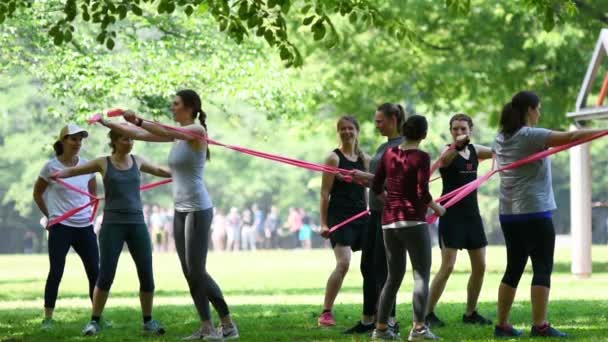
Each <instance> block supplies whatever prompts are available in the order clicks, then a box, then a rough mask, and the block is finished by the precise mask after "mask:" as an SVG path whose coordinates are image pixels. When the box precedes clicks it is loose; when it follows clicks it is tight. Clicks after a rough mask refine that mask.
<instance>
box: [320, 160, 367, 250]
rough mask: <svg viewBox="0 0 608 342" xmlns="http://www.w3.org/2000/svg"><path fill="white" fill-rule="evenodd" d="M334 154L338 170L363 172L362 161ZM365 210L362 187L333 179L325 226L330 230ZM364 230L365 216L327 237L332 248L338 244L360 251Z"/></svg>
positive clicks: (365, 227)
mask: <svg viewBox="0 0 608 342" xmlns="http://www.w3.org/2000/svg"><path fill="white" fill-rule="evenodd" d="M334 153H335V154H337V155H338V158H339V160H340V162H339V164H338V167H339V168H341V169H345V170H353V169H357V170H361V171H365V164H364V163H363V159H361V158H357V160H356V161H354V162H353V161H350V160H348V159H346V157H345V156H344V154H342V152H341V151H340V150H339V149H335V150H334ZM366 208H367V206H366V204H365V188H364V187H362V186H361V185H359V184H357V183H352V182H344V181H342V180H339V179H337V178H336V179H334V184H333V186H332V188H331V192H330V195H329V206H328V208H327V224H328V225H329V227H330V228H331V227H332V226H334V225H336V224H338V223H341V222H343V221H345V220H346V219H348V218H350V217H352V216H354V215H356V214H358V213H360V212H362V211H364V210H365V209H366ZM366 229H367V216H364V217H361V218H358V219H357V220H355V221H353V222H350V223H349V224H347V225H345V226H343V227H341V228H339V229H338V230H336V231H334V232H333V233H332V234H331V235H330V237H329V241H330V242H331V246H332V248H333V247H336V245H337V244H340V245H342V246H350V247H351V249H352V250H353V251H358V250H361V248H362V247H363V238H364V236H365V230H366Z"/></svg>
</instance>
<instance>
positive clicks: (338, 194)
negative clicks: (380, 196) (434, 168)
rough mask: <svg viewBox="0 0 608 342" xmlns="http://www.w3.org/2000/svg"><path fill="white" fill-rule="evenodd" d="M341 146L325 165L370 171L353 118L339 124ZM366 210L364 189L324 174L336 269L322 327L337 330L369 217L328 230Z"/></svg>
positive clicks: (325, 231)
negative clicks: (341, 300)
mask: <svg viewBox="0 0 608 342" xmlns="http://www.w3.org/2000/svg"><path fill="white" fill-rule="evenodd" d="M337 126H338V134H339V135H340V141H341V146H340V148H337V149H335V150H333V151H332V152H331V153H330V155H329V156H328V157H327V160H326V162H325V164H326V165H329V166H333V167H339V168H341V169H347V170H354V169H356V170H361V171H367V170H368V169H369V159H370V158H369V156H367V155H366V154H364V153H363V152H361V150H359V146H358V140H357V139H358V136H359V123H358V122H357V120H356V119H355V118H353V117H351V116H343V117H341V118H340V119H339V120H338V125H337ZM366 208H367V196H366V192H365V188H364V187H363V186H361V185H359V184H357V183H349V182H345V181H343V180H341V179H338V178H337V177H335V176H334V175H333V174H331V173H324V174H323V181H322V184H321V208H320V214H321V215H320V216H321V217H320V218H321V228H322V231H321V235H322V236H323V237H325V238H329V240H330V242H331V246H332V248H333V250H334V256H335V258H336V268H335V269H334V271H333V272H332V273H331V275H330V276H329V279H328V280H327V286H326V288H325V300H324V303H323V312H322V313H321V316H320V317H319V320H318V324H319V326H334V325H336V320H335V319H334V316H333V312H332V309H333V306H334V301H335V299H336V296H337V295H338V292H339V291H340V288H341V287H342V281H343V280H344V277H345V276H346V272H348V268H349V266H350V258H351V254H352V251H357V250H360V249H361V247H362V244H363V241H362V240H363V236H365V234H364V233H365V228H366V226H367V217H362V218H359V219H357V220H355V221H353V222H351V223H349V224H347V225H345V226H343V227H342V228H340V229H338V230H336V231H334V232H333V233H332V234H329V228H330V227H332V226H334V225H336V224H338V223H340V222H343V221H344V220H346V219H348V218H350V217H352V216H354V215H355V214H358V213H360V212H362V211H364V210H365V209H366Z"/></svg>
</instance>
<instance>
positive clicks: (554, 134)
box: [547, 129, 608, 147]
mask: <svg viewBox="0 0 608 342" xmlns="http://www.w3.org/2000/svg"><path fill="white" fill-rule="evenodd" d="M606 131H608V130H605V129H580V130H576V131H570V132H559V131H551V133H550V134H549V137H548V138H547V147H558V146H561V145H566V144H569V143H571V142H573V141H576V140H579V139H584V138H588V137H590V136H592V135H594V134H598V133H602V132H606Z"/></svg>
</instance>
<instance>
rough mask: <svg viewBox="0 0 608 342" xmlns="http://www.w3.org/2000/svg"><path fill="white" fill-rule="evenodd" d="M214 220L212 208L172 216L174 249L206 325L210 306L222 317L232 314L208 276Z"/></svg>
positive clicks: (220, 292)
mask: <svg viewBox="0 0 608 342" xmlns="http://www.w3.org/2000/svg"><path fill="white" fill-rule="evenodd" d="M212 220H213V209H212V208H210V209H205V210H199V211H194V212H179V211H176V212H175V215H174V216H173V234H174V238H175V249H176V250H177V255H178V256H179V261H180V262H181V264H182V270H183V271H184V276H185V277H186V280H187V281H188V287H189V288H190V295H191V296H192V299H193V300H194V305H195V306H196V310H197V311H198V314H199V316H200V318H201V320H203V321H207V320H210V319H211V312H210V310H209V302H211V304H213V307H214V308H215V310H216V311H217V313H218V314H219V316H220V317H225V316H227V315H228V314H229V313H230V312H229V311H228V305H227V304H226V301H225V300H224V296H223V295H222V290H220V288H219V286H218V285H217V284H216V283H215V281H214V280H213V278H211V276H210V275H209V273H207V268H206V264H207V251H208V250H209V235H210V232H211V230H210V228H211V221H212Z"/></svg>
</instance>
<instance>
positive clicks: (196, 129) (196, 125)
mask: <svg viewBox="0 0 608 342" xmlns="http://www.w3.org/2000/svg"><path fill="white" fill-rule="evenodd" d="M183 128H185V129H187V130H189V131H192V132H196V133H199V134H206V133H207V132H206V130H205V127H203V125H201V124H200V123H198V122H195V123H193V124H190V125H187V126H183Z"/></svg>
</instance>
